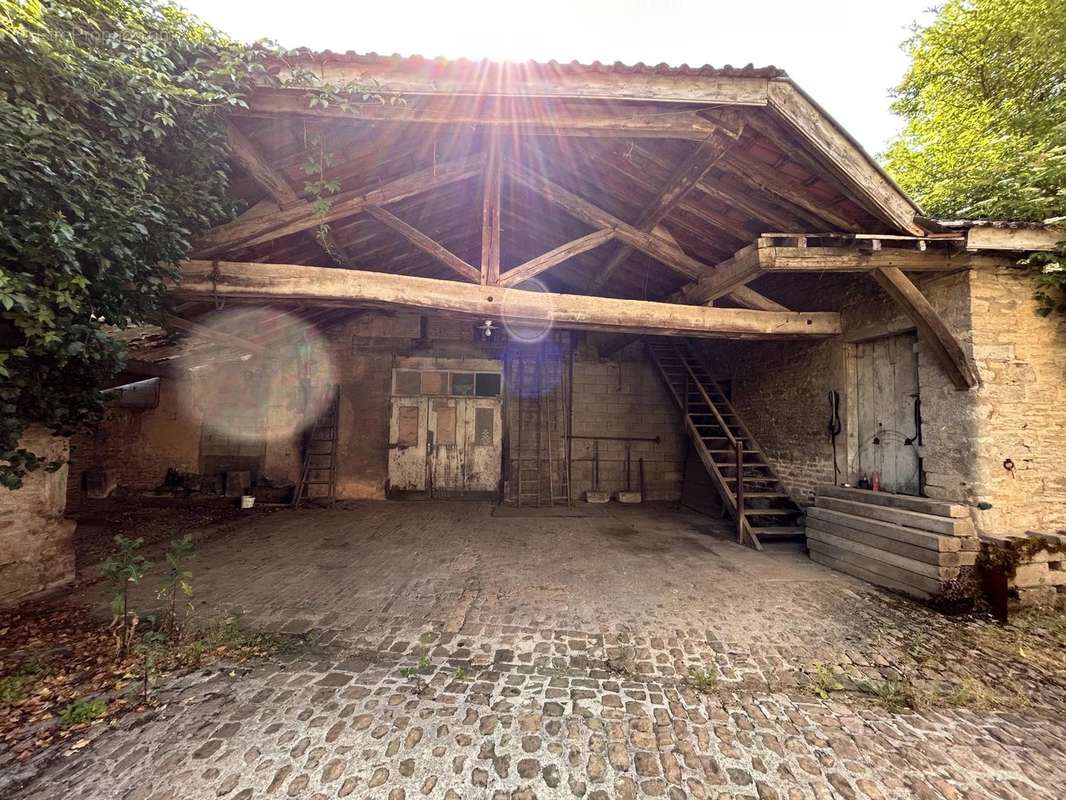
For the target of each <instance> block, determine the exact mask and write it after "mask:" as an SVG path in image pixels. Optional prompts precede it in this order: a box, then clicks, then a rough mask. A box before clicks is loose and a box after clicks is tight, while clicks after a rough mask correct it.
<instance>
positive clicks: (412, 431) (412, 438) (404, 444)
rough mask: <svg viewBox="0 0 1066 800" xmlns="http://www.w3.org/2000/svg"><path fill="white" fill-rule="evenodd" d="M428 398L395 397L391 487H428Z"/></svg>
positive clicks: (404, 489) (407, 489) (391, 422)
mask: <svg viewBox="0 0 1066 800" xmlns="http://www.w3.org/2000/svg"><path fill="white" fill-rule="evenodd" d="M426 405H427V404H426V401H425V400H423V399H421V398H418V397H394V398H393V399H392V415H391V419H390V420H389V488H390V489H393V490H396V491H400V492H423V491H425V489H426V450H427V446H428V444H429V440H428V435H427V434H428V428H427V426H426Z"/></svg>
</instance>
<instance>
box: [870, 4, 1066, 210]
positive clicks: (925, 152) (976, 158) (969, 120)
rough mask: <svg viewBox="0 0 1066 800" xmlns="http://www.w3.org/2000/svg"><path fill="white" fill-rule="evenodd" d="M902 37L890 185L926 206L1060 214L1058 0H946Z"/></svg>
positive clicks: (1064, 151)
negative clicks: (904, 63)
mask: <svg viewBox="0 0 1066 800" xmlns="http://www.w3.org/2000/svg"><path fill="white" fill-rule="evenodd" d="M904 47H905V48H906V49H907V51H908V52H909V54H910V57H911V66H910V69H909V70H908V71H907V74H906V75H905V77H904V79H903V82H902V83H901V84H900V85H899V86H898V87H897V88H896V92H895V97H896V100H895V103H894V104H893V109H894V110H895V111H896V113H898V114H900V115H901V116H902V117H903V118H904V119H905V120H906V127H905V128H904V130H903V133H902V134H901V135H900V136H899V138H898V139H897V140H896V141H895V142H894V143H892V145H891V146H890V147H889V149H888V152H887V153H886V155H885V161H886V166H887V167H888V169H889V171H890V172H891V173H892V174H893V176H894V177H895V178H896V180H898V181H899V183H900V185H901V186H902V187H903V188H904V189H906V190H907V191H908V192H910V193H911V194H912V195H913V196H914V197H915V198H916V199H917V200H918V201H919V203H921V204H922V206H923V207H924V208H925V210H926V211H927V212H928V213H930V214H933V215H941V216H952V217H964V218H974V217H987V218H997V219H1017V220H1044V219H1048V218H1051V217H1060V216H1064V215H1066V3H1063V2H1062V0H948V2H946V3H945V4H944V5H943V6H941V7H940V8H939V9H938V13H937V17H936V19H935V20H934V21H933V22H932V23H931V24H930V25H929V26H928V27H925V28H916V29H915V31H914V35H913V36H912V37H911V38H910V39H909V40H908V41H907V42H906V43H905V45H904Z"/></svg>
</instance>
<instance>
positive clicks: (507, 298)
mask: <svg viewBox="0 0 1066 800" xmlns="http://www.w3.org/2000/svg"><path fill="white" fill-rule="evenodd" d="M521 291H522V292H538V293H540V294H543V295H544V296H545V297H546V298H547V299H548V314H547V317H546V318H540V317H541V313H539V312H538V313H537V314H531V313H530V312H529V310H528V309H529V300H528V299H527V298H525V297H524V296H523V295H522V294H520V293H516V292H506V293H504V295H503V299H502V300H501V302H500V317H501V319H502V320H503V327H504V328H505V329H506V330H507V333H508V335H509V336H510V337H511V338H512V339H513V340H515V341H517V342H521V343H523V344H536V343H537V342H542V341H544V339H545V338H547V336H548V334H550V333H551V332H552V328H553V327H554V326H555V308H554V300H553V298H554V295H553V294H552V292H551V290H550V289H549V288H548V287H547V286H546V285H545V284H544V283H543V282H542V281H540V280H539V279H537V278H530V279H529V280H527V281H525V282H524V283H522V289H521ZM539 305H540V304H538V306H539Z"/></svg>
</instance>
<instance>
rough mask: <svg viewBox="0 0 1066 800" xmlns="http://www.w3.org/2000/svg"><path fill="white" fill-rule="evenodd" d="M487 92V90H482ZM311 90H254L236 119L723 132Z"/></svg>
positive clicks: (661, 118)
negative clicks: (316, 100)
mask: <svg viewBox="0 0 1066 800" xmlns="http://www.w3.org/2000/svg"><path fill="white" fill-rule="evenodd" d="M486 88H487V87H486ZM313 96H314V93H313V92H308V91H306V90H303V89H258V90H256V91H255V92H254V93H253V94H252V95H251V96H250V97H249V98H248V108H247V109H235V110H234V111H233V113H234V114H236V115H238V116H252V117H273V116H276V115H285V116H291V117H315V118H319V119H342V120H350V121H356V120H358V121H365V122H368V123H373V124H375V125H386V124H396V125H424V126H426V127H427V132H428V128H434V129H438V128H441V127H451V126H456V127H462V128H466V129H471V128H481V129H485V130H497V131H501V132H505V133H509V134H519V135H522V136H552V137H559V136H577V137H595V138H614V137H618V138H624V139H648V138H651V139H664V138H665V139H690V140H695V141H703V140H705V139H706V138H707V137H708V136H709V135H711V134H713V133H714V132H715V131H718V130H723V128H722V126H720V125H717V124H715V123H713V122H711V121H709V120H707V119H706V118H705V117H702V116H700V115H699V113H698V112H697V111H695V110H691V111H690V110H687V109H685V110H678V111H674V112H669V113H663V112H662V110H661V109H656V113H645V112H643V111H642V109H641V108H640V107H639V106H637V107H635V108H632V109H621V108H613V109H602V110H594V109H591V108H590V109H587V110H582V111H573V110H570V111H567V110H566V109H553V110H551V111H545V110H544V109H543V108H539V109H538V108H531V109H529V110H516V111H505V112H495V111H485V110H483V109H481V108H480V107H479V105H478V104H476V103H472V102H469V103H468V102H463V98H458V99H457V98H449V100H448V101H447V102H445V103H437V104H425V103H409V104H408V105H390V104H385V103H379V102H367V103H347V104H341V103H330V104H328V105H325V106H323V105H314V106H312V105H311V103H310V101H311V98H312V97H313Z"/></svg>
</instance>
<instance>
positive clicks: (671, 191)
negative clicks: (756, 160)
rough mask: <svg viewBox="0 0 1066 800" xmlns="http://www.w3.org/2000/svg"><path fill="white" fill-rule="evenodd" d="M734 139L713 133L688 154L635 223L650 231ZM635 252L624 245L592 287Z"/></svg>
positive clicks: (605, 278)
mask: <svg viewBox="0 0 1066 800" xmlns="http://www.w3.org/2000/svg"><path fill="white" fill-rule="evenodd" d="M733 141H734V140H733V139H727V138H725V137H721V136H712V137H710V138H708V139H706V140H705V141H704V142H702V143H701V144H700V146H699V147H697V148H696V149H695V150H694V151H693V152H692V153H691V154H689V156H688V158H686V159H685V160H684V161H683V162H681V164H680V165H678V167H677V169H676V170H674V173H673V174H672V175H671V176H670V179H669V180H668V181H667V182H666V186H664V187H663V190H662V191H661V192H660V193H659V194H658V195H657V196H656V197H655V198H654V199H653V200H652V201H651V202H650V203H648V204H647V205H646V206H645V207H644V210H643V211H642V212H641V214H640V219H638V220H637V222H636V225H635V227H636V228H637V230H641V231H645V232H649V233H650V232H651V231H652V230H653V229H654V228H655V226H656V225H658V224H659V223H660V222H662V221H663V219H664V218H665V217H666V216H667V214H669V213H670V212H671V211H673V209H674V207H675V206H677V204H678V203H680V202H681V201H682V200H684V199H685V197H686V195H688V193H689V192H691V191H692V190H693V189H694V188H695V187H696V184H697V183H698V182H699V181H700V180H701V179H702V178H703V176H704V175H706V174H707V172H708V171H709V170H710V169H711V167H713V166H714V164H715V162H716V161H718V159H719V158H721V157H722V156H723V155H724V154H725V152H726V151H727V150H728V149H729V147H730V146H731V145H732V143H733ZM632 254H633V247H632V246H630V245H628V244H627V245H624V246H623V247H622V248H621V249H620V250H619V251H618V252H617V253H615V255H614V256H613V257H612V258H611V260H610V261H608V262H607V264H606V266H604V268H603V269H602V270H600V272H599V273H598V274H596V275H595V276H594V277H593V279H592V281H590V282H589V291H590V292H595V291H597V290H598V289H599V288H600V287H601V286H603V285H604V284H606V283H607V281H609V280H610V279H611V276H612V275H613V274H614V271H615V270H616V269H618V268H619V267H620V266H621V265H622V264H624V263H625V262H626V261H627V260H628V259H629V257H630V255H632Z"/></svg>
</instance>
